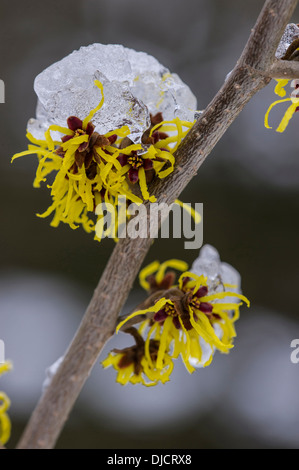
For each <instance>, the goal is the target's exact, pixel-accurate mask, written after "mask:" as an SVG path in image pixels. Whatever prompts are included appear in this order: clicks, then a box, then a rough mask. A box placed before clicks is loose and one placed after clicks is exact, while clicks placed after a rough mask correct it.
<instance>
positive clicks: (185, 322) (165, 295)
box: [103, 245, 249, 385]
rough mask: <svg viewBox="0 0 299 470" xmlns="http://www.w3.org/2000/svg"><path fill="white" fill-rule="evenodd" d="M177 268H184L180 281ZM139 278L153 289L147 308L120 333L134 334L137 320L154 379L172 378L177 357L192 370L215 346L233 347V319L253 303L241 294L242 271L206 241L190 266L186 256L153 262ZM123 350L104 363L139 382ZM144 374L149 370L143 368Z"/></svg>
mask: <svg viewBox="0 0 299 470" xmlns="http://www.w3.org/2000/svg"><path fill="white" fill-rule="evenodd" d="M169 268H170V269H171V270H170V271H169ZM173 269H175V270H176V271H183V272H182V274H181V275H180V276H179V278H178V282H177V284H175V278H176V274H175V272H174V271H173ZM139 280H140V284H141V285H142V287H144V288H145V289H146V290H147V292H148V293H149V294H150V296H149V298H148V299H147V300H146V301H145V302H144V306H145V308H143V309H140V310H139V309H138V310H136V311H135V312H133V313H132V314H130V315H128V316H127V317H126V318H124V319H121V321H120V323H119V324H118V326H117V329H116V332H118V331H120V330H122V331H124V332H126V333H130V330H131V329H132V327H133V325H134V324H137V323H139V328H138V333H139V335H141V336H142V337H143V342H140V357H142V360H143V361H144V363H146V364H147V367H148V368H149V369H150V370H151V371H153V372H154V373H155V374H156V380H155V383H159V382H160V381H161V382H162V383H164V382H165V381H166V380H165V378H166V377H167V379H169V375H170V373H171V371H172V367H170V365H169V364H170V361H172V360H174V359H177V358H178V357H181V359H182V361H183V363H184V365H185V367H186V369H187V370H188V372H190V373H192V372H194V370H195V368H197V367H206V366H208V365H210V364H211V362H212V360H213V357H214V353H215V351H216V350H218V351H220V352H222V353H228V352H229V351H230V350H231V349H232V348H233V339H234V337H235V336H236V331H235V327H234V324H235V322H236V320H237V319H238V318H239V310H240V307H241V305H242V304H243V302H244V303H245V304H247V306H249V301H248V299H247V298H246V297H245V296H243V295H242V294H241V290H240V275H239V273H238V272H237V271H236V270H235V269H234V268H233V267H231V266H230V265H229V264H227V263H223V262H221V260H220V257H219V254H218V252H217V250H215V248H213V247H211V246H209V245H206V246H204V247H203V248H202V249H201V251H200V254H199V257H198V258H197V259H196V260H195V261H194V263H193V265H192V268H191V269H190V270H189V271H187V265H186V263H185V262H184V261H180V260H175V259H173V260H169V261H167V262H164V263H162V264H160V263H159V262H157V261H155V262H153V263H151V264H150V265H149V266H147V267H146V268H144V269H143V270H142V271H141V272H140V276H139ZM131 334H132V333H131ZM153 341H154V343H155V348H156V351H155V352H156V354H155V357H154V358H153V357H152V354H151V348H152V344H153ZM125 351H126V350H123V351H117V355H115V354H114V355H112V356H111V355H110V356H108V358H107V359H106V360H105V361H104V362H103V366H104V367H108V366H109V365H113V366H114V368H115V369H116V370H117V371H118V372H119V373H122V372H123V373H124V375H122V376H121V377H122V378H121V380H119V377H118V381H119V382H120V383H122V384H123V385H124V384H125V383H127V382H132V383H140V382H141V380H139V378H138V377H140V375H139V374H137V371H136V370H135V369H134V367H132V368H131V369H130V373H129V371H128V370H127V375H126V373H125V371H122V369H123V368H125V367H124V362H123V359H122V356H121V355H122V354H124V355H125V354H126V352H125ZM125 364H127V363H126V361H125ZM140 364H141V362H140ZM126 367H127V365H126ZM143 373H144V374H145V375H146V371H145V369H143ZM159 373H160V374H161V375H159ZM151 380H152V381H153V376H152V377H151ZM142 383H143V382H142ZM151 384H152V382H151Z"/></svg>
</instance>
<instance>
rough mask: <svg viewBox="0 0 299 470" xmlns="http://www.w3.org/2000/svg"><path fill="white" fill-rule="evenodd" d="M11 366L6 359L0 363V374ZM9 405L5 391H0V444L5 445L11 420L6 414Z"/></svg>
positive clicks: (8, 436)
mask: <svg viewBox="0 0 299 470" xmlns="http://www.w3.org/2000/svg"><path fill="white" fill-rule="evenodd" d="M11 368H12V365H11V363H10V362H8V361H6V362H3V363H1V364H0V376H1V375H2V374H4V373H5V372H9V371H10V370H11ZM9 407H10V399H9V398H8V396H7V395H6V393H4V392H1V391H0V445H5V444H6V442H7V441H8V440H9V438H10V431H11V422H10V419H9V416H8V414H7V410H8V409H9Z"/></svg>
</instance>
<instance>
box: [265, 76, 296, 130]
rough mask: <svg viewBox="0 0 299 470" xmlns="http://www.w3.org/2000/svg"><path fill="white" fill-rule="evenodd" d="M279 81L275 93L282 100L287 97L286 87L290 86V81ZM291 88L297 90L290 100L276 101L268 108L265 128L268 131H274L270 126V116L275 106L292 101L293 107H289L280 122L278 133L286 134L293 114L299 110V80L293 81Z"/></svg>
mask: <svg viewBox="0 0 299 470" xmlns="http://www.w3.org/2000/svg"><path fill="white" fill-rule="evenodd" d="M276 81H277V85H276V87H275V90H274V92H275V93H276V94H277V95H278V96H280V97H281V98H283V97H284V96H285V95H286V91H285V89H284V87H285V86H286V85H287V84H288V82H289V80H288V79H278V80H276ZM291 87H293V88H295V90H294V91H293V92H292V93H291V96H290V98H285V99H281V100H277V101H274V103H272V104H271V105H270V106H269V108H268V111H267V112H266V114H265V121H264V123H265V127H266V128H267V129H272V127H271V126H269V121H268V119H269V114H270V111H271V110H272V108H273V107H274V106H276V105H277V104H279V103H285V102H287V101H291V103H292V104H291V105H290V106H289V107H288V109H287V110H286V112H285V113H284V116H283V118H282V120H281V121H280V124H279V125H278V127H277V129H276V131H277V132H284V131H285V129H286V128H287V125H288V124H289V122H290V120H291V118H292V117H293V114H294V113H295V112H296V111H297V109H298V108H299V95H297V94H298V90H297V88H298V87H299V81H298V80H292V82H291Z"/></svg>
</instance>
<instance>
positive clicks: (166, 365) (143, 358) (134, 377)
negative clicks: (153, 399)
mask: <svg viewBox="0 0 299 470" xmlns="http://www.w3.org/2000/svg"><path fill="white" fill-rule="evenodd" d="M126 333H130V334H131V335H132V336H133V337H134V339H135V342H136V344H135V345H134V346H131V347H128V348H125V349H123V350H119V349H114V350H113V351H112V352H111V353H110V354H109V355H108V357H107V358H106V359H105V360H104V361H103V362H102V365H103V367H104V368H107V367H110V366H113V368H114V369H115V370H116V371H117V378H116V381H117V382H118V383H120V384H122V385H126V384H127V383H129V382H130V383H132V384H137V383H141V384H142V385H145V386H147V387H150V386H153V385H156V384H157V383H159V382H161V383H165V382H167V381H168V380H169V376H170V374H171V372H172V369H173V363H172V360H171V358H170V356H169V355H168V354H167V353H166V354H165V355H164V358H163V364H162V367H160V368H157V367H156V361H157V354H158V350H159V341H158V340H157V339H151V340H150V341H149V345H148V354H147V355H146V353H145V342H144V340H143V338H142V337H141V335H140V333H138V331H137V330H136V329H135V328H130V329H129V330H127V331H126Z"/></svg>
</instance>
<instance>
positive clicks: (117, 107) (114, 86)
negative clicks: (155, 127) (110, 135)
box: [28, 44, 196, 143]
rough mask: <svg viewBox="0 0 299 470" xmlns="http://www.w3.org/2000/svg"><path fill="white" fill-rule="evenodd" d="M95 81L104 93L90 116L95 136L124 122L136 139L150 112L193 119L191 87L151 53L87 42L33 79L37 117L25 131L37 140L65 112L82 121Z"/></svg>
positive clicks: (92, 101)
mask: <svg viewBox="0 0 299 470" xmlns="http://www.w3.org/2000/svg"><path fill="white" fill-rule="evenodd" d="M95 80H99V81H100V82H101V83H102V84H103V87H104V95H105V102H104V105H103V107H102V108H101V109H100V110H99V111H98V112H97V113H96V114H95V115H94V116H93V124H94V125H95V131H96V132H99V133H100V134H105V133H107V132H109V131H110V130H111V129H116V128H121V127H122V126H124V125H126V126H129V128H130V130H131V134H130V135H129V137H130V139H131V140H133V141H134V142H135V143H137V142H140V140H141V136H142V134H143V133H144V132H145V131H146V130H147V129H148V128H149V126H150V113H152V114H156V113H157V112H162V114H163V118H164V120H171V119H173V118H175V117H178V118H180V119H182V120H187V121H193V120H194V112H195V110H196V98H195V96H194V95H193V93H192V92H191V90H190V88H189V87H188V86H187V85H186V84H185V83H183V82H182V80H181V79H180V78H179V77H178V75H177V74H171V73H170V72H169V70H168V69H167V68H166V67H164V66H163V65H161V64H160V63H159V62H158V61H157V60H156V59H155V58H154V57H152V56H150V55H148V54H146V53H145V52H136V51H135V50H133V49H129V48H126V47H123V46H121V45H112V44H109V45H103V44H91V45H89V46H87V47H81V48H80V49H79V50H78V51H74V52H72V53H71V54H69V55H68V56H67V57H65V58H63V59H62V60H60V61H58V62H56V63H54V64H53V65H51V66H50V67H48V68H47V69H45V70H44V71H43V72H42V73H40V74H39V75H38V76H37V77H36V79H35V83H34V89H35V92H36V94H37V96H38V105H37V111H36V119H31V120H30V121H29V123H28V131H29V132H30V133H31V134H32V135H33V136H34V137H35V138H36V139H42V138H43V137H44V132H45V131H46V130H47V128H48V127H49V126H50V125H52V124H56V125H59V126H65V122H66V120H67V118H68V117H69V116H77V117H79V118H80V119H84V118H85V116H87V115H88V114H89V112H90V110H91V109H94V108H95V107H96V106H97V104H98V102H99V94H98V89H97V88H96V86H95V85H94V81H95Z"/></svg>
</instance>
